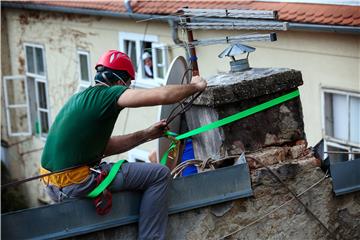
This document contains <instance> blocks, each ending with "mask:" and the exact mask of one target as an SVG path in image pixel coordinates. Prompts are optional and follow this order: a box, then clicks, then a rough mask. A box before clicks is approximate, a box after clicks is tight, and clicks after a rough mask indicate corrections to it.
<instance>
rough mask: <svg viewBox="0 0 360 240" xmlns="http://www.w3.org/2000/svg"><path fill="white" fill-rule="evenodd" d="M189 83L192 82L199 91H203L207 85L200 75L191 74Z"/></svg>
mask: <svg viewBox="0 0 360 240" xmlns="http://www.w3.org/2000/svg"><path fill="white" fill-rule="evenodd" d="M191 84H194V85H195V87H196V89H197V90H198V91H199V92H200V91H204V89H205V88H206V86H207V82H206V81H205V80H204V79H203V78H202V77H200V76H193V77H192V79H191Z"/></svg>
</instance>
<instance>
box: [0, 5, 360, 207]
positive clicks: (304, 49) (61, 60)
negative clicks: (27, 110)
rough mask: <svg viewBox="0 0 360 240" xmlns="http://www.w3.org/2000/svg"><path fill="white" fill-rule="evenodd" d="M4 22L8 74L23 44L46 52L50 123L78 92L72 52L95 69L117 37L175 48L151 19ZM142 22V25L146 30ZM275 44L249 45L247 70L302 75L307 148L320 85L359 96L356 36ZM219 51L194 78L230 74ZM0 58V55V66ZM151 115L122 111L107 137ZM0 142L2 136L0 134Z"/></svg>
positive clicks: (310, 35)
mask: <svg viewBox="0 0 360 240" xmlns="http://www.w3.org/2000/svg"><path fill="white" fill-rule="evenodd" d="M5 16H6V19H7V24H6V26H7V33H5V34H8V38H9V48H10V62H11V74H13V75H18V74H25V66H24V62H25V61H24V59H25V55H24V48H23V43H25V42H27V43H36V44H41V45H43V46H44V47H45V54H46V64H47V68H46V70H47V76H48V88H49V100H50V109H51V112H50V115H51V118H52V120H53V119H54V118H55V116H56V114H57V113H58V112H59V110H60V108H61V107H62V105H63V104H64V103H65V101H66V99H68V98H69V97H70V96H71V95H72V94H73V93H74V92H75V91H76V89H77V87H78V78H79V77H78V74H79V73H78V63H77V61H78V60H77V52H76V50H77V49H81V50H86V51H89V52H90V62H91V65H92V66H94V64H95V63H96V61H97V58H98V56H99V55H100V54H101V53H102V52H103V51H105V50H107V49H118V48H119V35H118V34H119V32H132V33H138V34H144V33H145V32H146V34H151V35H157V36H158V37H159V41H160V42H162V43H166V44H168V45H171V46H173V45H174V43H173V41H172V39H171V29H170V28H169V27H168V25H167V24H166V23H156V22H152V21H150V22H147V23H144V22H143V23H135V22H134V21H133V20H127V19H120V18H103V17H86V16H74V15H67V14H55V13H38V12H27V11H21V10H9V9H7V10H6V11H5ZM146 24H148V26H147V29H146ZM145 29H146V31H145ZM241 33H243V32H226V31H196V32H195V33H194V35H195V38H199V39H203V38H213V37H220V36H226V35H237V34H241ZM3 34H4V33H3ZM181 36H182V35H181V34H180V37H181ZM278 39H279V40H278V41H277V42H273V43H255V42H254V43H249V45H251V46H254V47H256V48H257V50H256V52H255V53H253V54H251V55H250V64H251V66H253V67H288V68H294V69H297V70H300V71H301V72H302V73H303V79H304V86H302V87H301V88H300V89H301V99H302V102H303V109H304V115H305V128H306V129H305V130H306V133H307V137H308V140H309V143H310V145H314V144H315V143H316V142H317V141H318V140H319V139H321V137H322V135H321V105H320V87H321V86H326V87H333V88H341V89H347V90H357V91H360V86H359V82H360V77H359V74H360V73H359V72H360V61H359V58H360V39H359V37H358V36H354V35H346V34H333V33H318V32H292V31H291V32H290V31H289V32H280V33H278ZM225 47H226V46H225V45H214V46H207V47H198V48H197V53H198V57H199V68H200V73H201V75H203V76H204V77H209V76H211V75H214V74H217V73H218V72H221V71H228V70H229V66H228V62H229V60H228V59H218V58H217V55H218V54H219V53H220V52H221V51H222V50H223V49H225ZM177 55H184V51H183V49H181V48H178V47H176V48H173V49H171V50H170V52H169V59H172V58H174V57H175V56H177ZM3 57H4V56H3V54H2V61H3V62H4V58H3ZM92 75H94V72H92ZM2 109H3V105H2ZM157 116H158V108H157V107H149V108H141V109H131V110H128V109H126V110H123V111H122V113H121V114H120V116H119V119H118V122H117V124H116V127H115V129H114V134H123V133H129V132H133V131H137V130H140V129H142V128H144V127H148V126H150V125H151V124H153V123H154V122H155V121H156V120H157ZM2 125H3V124H2ZM2 130H4V129H3V128H2ZM2 137H6V133H5V132H3V131H2ZM18 140H19V139H14V140H12V141H18ZM43 144H44V142H43V141H42V140H39V139H38V138H36V137H33V138H31V141H28V142H26V143H24V144H19V146H18V147H19V149H20V150H19V151H29V150H31V149H37V148H41V147H42V146H43ZM155 147H156V142H155V141H153V142H149V143H146V144H143V145H141V146H139V148H140V149H143V150H145V151H150V150H151V149H154V148H155ZM40 156H41V151H38V152H34V153H29V154H26V155H24V156H23V159H22V160H21V161H22V162H23V164H24V166H25V171H24V176H23V177H29V176H31V175H36V174H37V167H38V166H39V161H40ZM119 158H127V155H126V154H122V155H121V156H115V157H112V158H111V159H110V160H115V159H119ZM31 184H35V185H36V184H37V183H31ZM37 186H38V185H37ZM32 189H35V191H36V189H37V187H32ZM32 195H36V194H35V193H34V194H32ZM36 203H37V197H34V198H33V200H32V204H33V205H36Z"/></svg>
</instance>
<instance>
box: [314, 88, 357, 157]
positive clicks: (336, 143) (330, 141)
mask: <svg viewBox="0 0 360 240" xmlns="http://www.w3.org/2000/svg"><path fill="white" fill-rule="evenodd" d="M326 93H330V94H338V95H343V96H345V97H346V108H347V109H346V110H347V124H348V132H347V140H343V139H339V138H335V137H334V136H330V135H328V134H327V132H326V112H325V111H326V109H325V106H326V105H325V104H326V103H325V101H326V100H325V94H326ZM350 97H357V98H360V93H358V92H355V91H347V90H340V89H333V88H325V87H323V88H321V118H322V135H323V138H324V142H325V144H324V150H325V152H326V151H328V147H335V148H340V149H344V152H353V151H359V152H360V143H355V142H351V139H350V132H351V129H350V121H351V119H350ZM327 156H328V154H325V156H324V157H325V158H326V157H327ZM354 158H355V157H354V154H351V153H348V160H353V159H354Z"/></svg>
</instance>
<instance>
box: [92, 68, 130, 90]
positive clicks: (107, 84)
mask: <svg viewBox="0 0 360 240" xmlns="http://www.w3.org/2000/svg"><path fill="white" fill-rule="evenodd" d="M109 72H110V73H111V74H113V75H114V76H115V77H117V78H118V79H119V81H121V84H122V85H124V86H127V85H126V82H125V81H124V80H123V79H122V78H121V77H120V76H119V75H117V74H116V73H114V72H111V71H109ZM101 76H102V77H103V79H104V80H105V81H106V83H105V82H102V81H99V80H95V82H96V83H100V84H103V85H106V86H108V87H110V85H112V84H111V81H110V80H109V79H108V77H107V76H106V74H105V72H102V73H101Z"/></svg>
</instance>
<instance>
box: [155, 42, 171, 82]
mask: <svg viewBox="0 0 360 240" xmlns="http://www.w3.org/2000/svg"><path fill="white" fill-rule="evenodd" d="M156 49H161V54H162V59H163V63H161V64H162V66H161V67H163V68H164V72H163V76H164V78H160V77H159V73H158V68H157V67H158V65H159V63H158V55H157V53H156ZM151 51H152V58H153V74H154V80H155V81H157V82H159V84H160V85H164V84H166V83H165V80H166V73H167V69H168V54H166V53H167V52H168V48H167V46H166V45H165V44H162V43H153V44H152V47H151Z"/></svg>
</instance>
